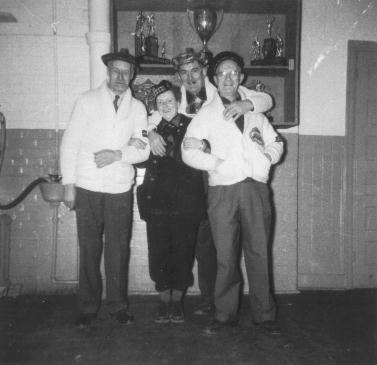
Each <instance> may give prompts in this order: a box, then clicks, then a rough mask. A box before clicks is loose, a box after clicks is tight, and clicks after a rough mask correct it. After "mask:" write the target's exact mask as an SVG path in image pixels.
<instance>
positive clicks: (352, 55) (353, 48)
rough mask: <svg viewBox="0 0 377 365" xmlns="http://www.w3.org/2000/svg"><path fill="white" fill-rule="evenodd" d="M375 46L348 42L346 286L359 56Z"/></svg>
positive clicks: (348, 284)
mask: <svg viewBox="0 0 377 365" xmlns="http://www.w3.org/2000/svg"><path fill="white" fill-rule="evenodd" d="M371 45H373V46H374V47H375V45H376V42H372V41H356V40H349V41H348V44H347V46H348V47H347V48H348V50H347V86H346V138H345V205H344V222H345V227H344V232H345V242H344V243H345V245H344V247H345V260H346V264H347V265H346V266H345V267H346V268H347V270H346V271H347V272H346V288H353V287H354V280H353V279H354V278H353V271H354V262H355V255H354V246H353V241H354V238H355V237H354V219H355V217H354V164H355V160H354V157H355V144H354V141H355V134H356V133H355V129H356V117H355V96H356V83H357V77H358V75H357V57H358V54H359V51H360V50H363V49H370V46H371Z"/></svg>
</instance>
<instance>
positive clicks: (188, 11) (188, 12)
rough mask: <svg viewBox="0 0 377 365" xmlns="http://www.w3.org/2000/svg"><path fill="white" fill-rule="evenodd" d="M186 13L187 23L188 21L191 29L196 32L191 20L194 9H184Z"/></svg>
mask: <svg viewBox="0 0 377 365" xmlns="http://www.w3.org/2000/svg"><path fill="white" fill-rule="evenodd" d="M186 14H187V18H188V20H189V23H190V26H191V28H192V30H193V31H194V32H196V30H195V26H194V24H193V23H192V21H191V15H192V17H194V10H191V9H186Z"/></svg>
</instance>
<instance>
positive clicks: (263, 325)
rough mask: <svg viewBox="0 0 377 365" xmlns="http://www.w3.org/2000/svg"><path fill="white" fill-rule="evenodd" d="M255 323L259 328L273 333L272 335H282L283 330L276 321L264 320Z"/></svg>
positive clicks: (269, 333)
mask: <svg viewBox="0 0 377 365" xmlns="http://www.w3.org/2000/svg"><path fill="white" fill-rule="evenodd" d="M254 325H255V327H256V328H257V329H258V330H261V331H263V332H264V333H266V334H268V335H271V336H280V335H281V331H280V329H279V327H278V326H277V324H276V322H275V321H264V322H258V323H255V322H254Z"/></svg>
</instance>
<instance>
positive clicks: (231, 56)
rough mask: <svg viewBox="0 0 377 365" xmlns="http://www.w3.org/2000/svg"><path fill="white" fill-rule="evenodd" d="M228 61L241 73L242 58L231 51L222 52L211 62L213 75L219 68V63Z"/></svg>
mask: <svg viewBox="0 0 377 365" xmlns="http://www.w3.org/2000/svg"><path fill="white" fill-rule="evenodd" d="M228 60H230V61H233V62H235V63H236V64H237V65H238V67H239V68H240V69H241V71H243V66H244V62H243V58H242V57H241V56H239V55H238V54H237V53H234V52H231V51H224V52H220V53H218V54H217V55H216V56H215V57H214V58H213V60H212V70H213V74H215V73H216V70H217V68H218V67H219V65H220V63H221V62H223V61H228Z"/></svg>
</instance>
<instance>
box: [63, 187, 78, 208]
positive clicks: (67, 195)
mask: <svg viewBox="0 0 377 365" xmlns="http://www.w3.org/2000/svg"><path fill="white" fill-rule="evenodd" d="M75 201H76V187H75V185H74V184H67V185H64V204H65V206H66V207H67V208H69V209H73V208H74V207H75Z"/></svg>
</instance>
